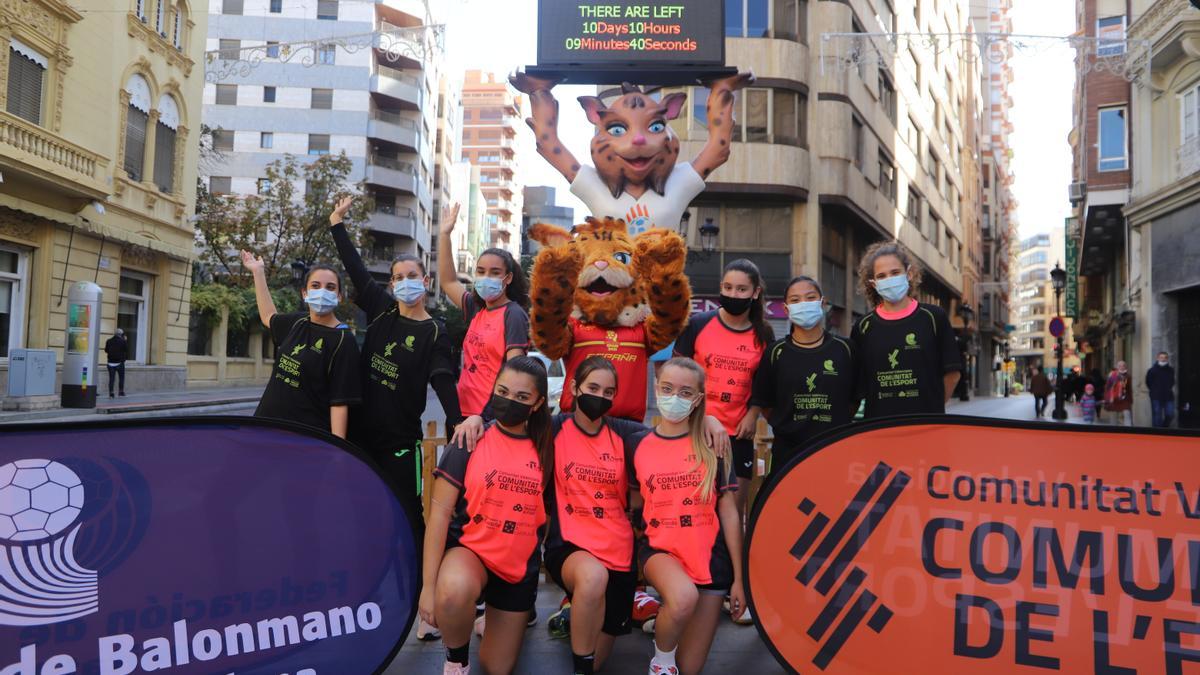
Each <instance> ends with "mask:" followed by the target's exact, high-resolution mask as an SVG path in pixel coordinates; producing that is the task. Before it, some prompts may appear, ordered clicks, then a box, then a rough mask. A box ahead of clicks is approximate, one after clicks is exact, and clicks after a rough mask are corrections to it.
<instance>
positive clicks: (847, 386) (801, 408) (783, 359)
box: [750, 276, 859, 474]
mask: <svg viewBox="0 0 1200 675" xmlns="http://www.w3.org/2000/svg"><path fill="white" fill-rule="evenodd" d="M784 301H785V302H786V303H787V311H788V321H789V322H790V324H791V330H790V331H789V332H788V335H787V336H786V337H784V338H782V339H780V340H778V341H776V342H775V343H774V344H773V345H771V347H770V348H769V349H768V350H767V353H766V355H764V356H763V361H762V363H761V364H760V365H759V367H758V372H756V373H755V374H754V388H753V393H752V394H751V397H750V404H751V406H752V409H757V410H761V411H763V413H764V414H765V415H766V417H767V421H768V422H770V424H771V430H772V432H773V434H774V436H775V440H774V442H773V443H772V445H771V471H770V473H771V474H774V473H776V472H777V471H779V470H780V469H782V468H783V467H785V466H787V464H788V463H789V462H790V461H791V459H792V458H793V457H795V456H796V455H798V454H800V452H801V451H802V450H803V449H804V447H805V445H806V444H807V443H808V441H810V440H811V439H813V438H814V437H816V436H817V435H818V434H821V433H824V432H825V431H827V430H829V429H832V428H834V427H837V426H841V425H843V424H849V423H850V421H851V420H852V419H854V413H855V412H856V411H857V410H858V403H859V398H858V393H857V385H858V381H857V375H856V369H857V364H856V362H855V358H854V349H853V347H851V346H850V341H849V340H847V339H846V338H843V337H839V336H837V335H834V334H832V333H829V332H828V331H826V330H825V311H826V304H825V298H824V295H823V294H822V292H821V285H820V284H819V283H817V281H816V280H815V279H813V278H812V277H805V276H800V277H796V278H794V279H792V280H791V281H790V282H788V286H787V289H786V290H785V291H784Z"/></svg>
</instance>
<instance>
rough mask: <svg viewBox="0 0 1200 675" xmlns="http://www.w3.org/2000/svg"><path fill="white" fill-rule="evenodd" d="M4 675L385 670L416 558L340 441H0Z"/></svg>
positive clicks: (407, 614)
mask: <svg viewBox="0 0 1200 675" xmlns="http://www.w3.org/2000/svg"><path fill="white" fill-rule="evenodd" d="M0 437H2V438H3V441H2V442H0V673H4V674H5V675H10V674H11V675H42V674H44V673H56V674H64V675H65V674H68V673H99V674H101V675H129V674H131V673H144V672H152V671H165V672H170V673H181V674H182V673H205V674H212V673H220V674H222V675H224V674H226V673H241V674H248V673H256V674H270V675H283V674H285V673H286V674H289V675H291V674H295V675H301V674H305V675H317V674H318V673H320V674H322V675H323V674H326V673H345V674H347V675H360V674H362V675H368V674H370V673H375V672H380V671H381V670H382V668H383V667H384V666H385V665H386V664H387V663H388V661H389V660H390V659H391V657H392V656H393V655H394V653H395V652H396V650H397V649H398V648H399V645H400V644H401V643H402V642H403V640H404V637H405V635H407V633H408V630H409V627H410V626H411V623H412V620H413V615H414V609H415V603H416V597H417V594H418V591H419V587H418V583H419V579H418V576H417V558H416V546H415V542H414V541H413V533H412V529H411V526H410V524H409V520H408V518H407V516H406V514H405V511H404V510H403V508H402V507H401V505H400V503H399V502H398V501H397V499H396V497H395V495H394V493H393V491H392V488H391V487H390V484H389V483H388V482H387V481H386V480H385V479H384V478H383V477H382V476H381V475H380V474H379V473H378V471H377V469H376V468H375V467H374V466H373V465H371V464H369V463H368V462H367V461H365V460H364V458H363V457H362V456H360V455H359V453H358V452H357V451H355V450H352V449H351V447H350V446H348V445H346V444H344V443H341V442H340V441H337V439H334V438H332V437H328V436H320V437H318V436H317V435H316V434H315V433H308V432H305V431H301V430H299V429H298V428H292V427H285V426H280V425H275V424H270V423H266V422H263V421H261V420H257V419H254V418H190V419H175V420H144V421H139V422H133V423H128V422H123V423H118V424H99V423H90V424H89V423H81V424H70V425H43V426H36V425H29V426H18V427H11V426H10V427H6V428H4V429H3V430H0Z"/></svg>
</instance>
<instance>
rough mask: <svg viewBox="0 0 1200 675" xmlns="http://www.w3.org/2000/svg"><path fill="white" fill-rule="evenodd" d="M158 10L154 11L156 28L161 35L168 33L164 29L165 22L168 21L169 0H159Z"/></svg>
mask: <svg viewBox="0 0 1200 675" xmlns="http://www.w3.org/2000/svg"><path fill="white" fill-rule="evenodd" d="M157 2H158V11H157V12H155V13H154V30H156V31H158V33H159V35H164V36H165V35H166V32H165V31H163V24H165V23H166V21H167V17H166V15H167V0H157Z"/></svg>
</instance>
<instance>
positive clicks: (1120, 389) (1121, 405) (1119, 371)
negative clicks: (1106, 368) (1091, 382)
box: [1104, 361, 1133, 427]
mask: <svg viewBox="0 0 1200 675" xmlns="http://www.w3.org/2000/svg"><path fill="white" fill-rule="evenodd" d="M1104 409H1105V410H1106V411H1108V412H1109V413H1112V422H1113V424H1116V425H1119V426H1125V427H1131V426H1133V390H1132V382H1131V380H1130V378H1129V367H1128V366H1127V365H1126V364H1125V362H1124V361H1117V366H1116V368H1113V370H1112V372H1111V373H1109V375H1108V380H1107V381H1106V382H1105V383H1104Z"/></svg>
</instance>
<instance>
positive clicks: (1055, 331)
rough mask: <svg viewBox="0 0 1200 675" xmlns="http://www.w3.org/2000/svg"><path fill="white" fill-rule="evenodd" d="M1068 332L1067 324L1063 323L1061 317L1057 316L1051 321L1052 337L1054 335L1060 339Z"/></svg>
mask: <svg viewBox="0 0 1200 675" xmlns="http://www.w3.org/2000/svg"><path fill="white" fill-rule="evenodd" d="M1066 330H1067V324H1065V323H1063V320H1062V317H1061V316H1056V317H1054V318H1053V319H1050V334H1051V335H1053V336H1054V337H1056V338H1060V337H1062V336H1063V333H1064V332H1065V331H1066Z"/></svg>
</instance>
